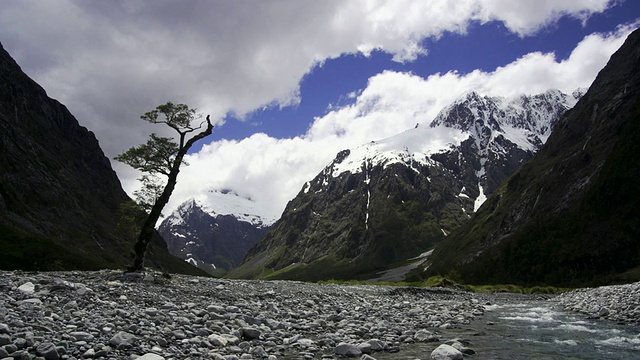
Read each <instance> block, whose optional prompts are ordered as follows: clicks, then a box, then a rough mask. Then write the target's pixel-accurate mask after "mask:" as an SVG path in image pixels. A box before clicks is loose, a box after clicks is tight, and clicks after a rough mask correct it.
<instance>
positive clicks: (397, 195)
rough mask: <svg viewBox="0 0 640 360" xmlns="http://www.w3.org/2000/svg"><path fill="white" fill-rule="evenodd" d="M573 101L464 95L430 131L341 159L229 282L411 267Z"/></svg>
mask: <svg viewBox="0 0 640 360" xmlns="http://www.w3.org/2000/svg"><path fill="white" fill-rule="evenodd" d="M579 96H580V94H576V95H574V96H571V95H566V94H562V93H561V92H559V91H557V90H550V91H548V92H546V93H544V94H539V95H534V96H521V97H517V98H512V99H506V98H498V97H494V98H492V97H487V96H480V95H479V94H477V93H475V92H469V93H466V94H464V95H463V96H461V97H460V98H459V99H458V100H457V101H455V102H454V103H453V104H451V105H450V106H448V107H446V108H445V109H443V110H442V111H441V112H440V114H439V115H438V116H437V117H436V118H435V119H434V120H433V121H432V122H431V123H430V125H429V126H423V125H418V126H416V127H415V128H413V129H409V130H407V131H405V132H403V133H401V134H398V135H396V136H393V137H390V138H387V139H383V140H379V141H373V142H371V143H368V144H365V145H363V146H360V147H357V148H355V149H349V150H344V151H342V152H340V153H339V154H338V155H337V156H336V158H335V160H334V161H333V162H332V163H331V164H329V165H328V166H327V167H325V169H324V170H323V171H322V172H321V173H320V174H318V176H316V177H315V178H314V179H313V180H311V181H309V182H308V183H307V184H305V186H304V187H303V189H302V190H301V191H300V193H299V194H298V195H297V196H296V197H295V198H294V199H293V200H291V201H290V202H289V204H288V205H287V207H286V209H285V211H284V213H283V215H282V217H281V218H280V220H278V221H277V222H276V223H275V224H274V226H273V227H272V229H271V230H270V231H269V233H268V234H267V235H266V236H265V237H264V238H263V239H262V240H260V241H259V242H258V243H257V244H256V245H255V246H254V247H253V248H252V249H251V250H250V251H249V253H248V254H247V258H246V259H245V262H244V263H243V264H242V265H241V266H240V267H238V268H236V269H234V270H232V271H231V272H230V273H229V276H231V277H248V278H256V277H257V278H286V279H299V280H319V279H331V278H336V279H337V278H341V279H370V278H375V277H378V273H380V272H381V271H386V270H388V269H390V268H395V267H398V266H404V265H406V264H407V263H408V262H410V263H415V261H416V259H415V258H416V257H420V256H421V254H425V253H427V252H428V251H429V250H431V249H433V247H434V246H435V245H436V243H438V242H439V241H441V240H442V239H444V238H445V237H446V236H447V235H448V234H449V233H450V232H452V231H453V230H455V229H457V228H458V227H459V226H460V225H461V224H463V223H465V222H466V221H467V220H468V219H469V217H470V215H471V214H473V213H474V211H475V210H476V209H477V207H479V205H480V204H482V202H483V201H484V200H485V199H486V197H485V194H490V193H491V192H493V191H494V189H495V188H496V187H497V185H499V184H501V183H502V182H504V181H505V180H506V178H507V177H508V176H509V175H510V174H511V173H512V172H513V171H514V170H516V169H518V168H519V167H520V166H522V164H524V163H525V162H526V161H528V160H529V159H531V158H532V157H533V154H534V153H535V151H537V150H538V148H539V146H540V145H542V143H543V142H544V141H545V140H546V138H547V136H548V134H549V133H550V131H551V128H552V127H553V126H554V124H555V123H556V121H557V120H558V119H559V116H560V115H561V114H563V113H564V112H565V111H566V110H567V109H569V108H571V107H572V106H573V105H574V104H575V101H576V97H579Z"/></svg>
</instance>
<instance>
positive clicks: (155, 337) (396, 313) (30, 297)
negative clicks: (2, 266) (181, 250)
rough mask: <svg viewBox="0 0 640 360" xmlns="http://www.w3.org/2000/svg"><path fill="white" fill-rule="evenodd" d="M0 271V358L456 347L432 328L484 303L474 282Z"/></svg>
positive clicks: (302, 354)
mask: <svg viewBox="0 0 640 360" xmlns="http://www.w3.org/2000/svg"><path fill="white" fill-rule="evenodd" d="M0 275H1V278H0V359H3V358H7V357H11V358H13V359H34V358H37V359H47V360H56V359H135V358H138V357H139V358H140V359H144V360H149V359H162V358H164V359H230V360H231V359H263V358H268V359H276V358H278V359H282V358H287V359H305V358H307V359H311V358H338V357H358V358H365V359H371V358H375V356H377V354H389V353H394V352H399V351H402V349H403V346H405V345H408V344H411V343H415V342H433V343H434V346H433V347H434V348H435V347H437V346H438V345H440V344H442V345H443V347H442V349H441V350H443V349H444V350H451V349H450V348H453V349H454V350H455V352H454V356H458V354H459V351H467V352H472V350H470V349H466V348H464V346H463V345H462V344H460V343H459V342H456V341H448V342H447V344H448V345H446V346H444V343H445V341H447V340H451V339H441V338H440V336H439V333H438V330H439V329H446V328H448V327H453V326H457V325H460V324H466V323H468V322H469V321H470V320H471V319H473V318H474V317H476V316H478V315H482V314H483V305H482V304H481V303H479V301H478V300H477V299H476V298H474V297H473V295H472V294H470V293H465V292H462V291H457V290H450V289H416V288H397V287H385V286H347V285H319V284H309V283H301V282H289V281H272V282H264V281H236V280H233V281H231V280H224V279H212V278H199V277H189V276H182V275H173V276H171V277H170V278H165V277H163V276H162V275H161V274H158V273H147V274H126V275H125V274H122V273H121V272H117V271H107V270H104V271H98V272H52V273H25V272H1V273H0ZM456 348H457V350H456ZM444 350H443V351H444ZM429 356H430V354H425V357H424V358H428V357H429ZM459 356H461V354H460V355H459Z"/></svg>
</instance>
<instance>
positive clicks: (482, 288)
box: [318, 276, 573, 295]
mask: <svg viewBox="0 0 640 360" xmlns="http://www.w3.org/2000/svg"><path fill="white" fill-rule="evenodd" d="M318 283H319V284H338V285H369V286H381V285H383V286H411V287H456V288H459V289H466V290H468V291H471V292H475V293H514V294H547V295H549V294H561V293H563V292H567V291H570V290H573V289H571V288H559V287H555V286H533V287H523V286H519V285H513V284H501V285H466V284H460V283H457V282H455V281H453V280H451V279H449V278H446V277H443V276H432V277H430V278H428V279H427V280H424V281H419V282H406V281H401V282H390V281H380V282H374V281H363V280H335V279H331V280H322V281H318Z"/></svg>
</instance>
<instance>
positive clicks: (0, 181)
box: [0, 46, 193, 272]
mask: <svg viewBox="0 0 640 360" xmlns="http://www.w3.org/2000/svg"><path fill="white" fill-rule="evenodd" d="M128 200H129V198H128V196H127V195H126V193H125V192H124V191H123V190H122V187H121V185H120V182H119V180H118V178H117V177H116V174H115V172H114V171H113V170H112V168H111V165H110V163H109V160H108V159H107V158H106V157H105V156H104V154H103V152H102V150H101V149H100V147H99V145H98V141H97V140H96V138H95V136H94V134H93V133H92V132H90V131H88V130H87V129H86V128H84V127H82V126H80V125H79V124H78V121H77V120H76V119H75V118H74V117H73V115H71V113H69V111H68V110H67V108H66V107H65V106H64V105H62V104H60V103H59V102H58V101H55V100H53V99H51V98H49V97H48V96H47V94H46V92H45V91H44V89H42V87H40V86H39V85H38V84H36V83H35V82H34V81H33V80H31V79H30V78H29V77H28V76H27V75H25V74H24V73H23V72H22V70H21V69H20V67H19V66H18V64H16V62H15V61H14V60H13V59H12V58H11V56H10V55H9V54H8V53H7V52H6V51H5V50H4V49H3V48H2V47H1V46H0V249H1V250H2V256H0V268H5V269H10V268H21V269H29V270H46V269H50V270H52V269H98V268H104V267H119V268H123V267H124V266H126V265H128V264H129V262H130V260H131V249H132V243H131V241H128V240H125V236H124V235H123V234H121V233H120V232H119V231H118V219H117V217H116V213H117V211H118V207H119V206H120V204H121V203H123V202H125V201H128ZM150 255H151V256H150V257H151V259H150V260H149V264H148V265H150V266H152V265H153V264H154V262H155V263H162V264H163V265H164V266H165V269H166V270H168V271H186V272H190V271H192V270H191V269H193V268H192V267H188V266H186V265H185V264H184V263H183V262H182V261H180V260H178V259H176V258H174V257H172V256H170V255H169V254H168V253H167V250H166V245H165V244H164V241H162V239H161V238H160V237H158V239H156V241H155V244H154V245H153V248H152V249H151V250H150Z"/></svg>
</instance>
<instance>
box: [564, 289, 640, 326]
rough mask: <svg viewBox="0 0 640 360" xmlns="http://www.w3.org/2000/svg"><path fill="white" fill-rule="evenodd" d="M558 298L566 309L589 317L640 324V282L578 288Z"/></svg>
mask: <svg viewBox="0 0 640 360" xmlns="http://www.w3.org/2000/svg"><path fill="white" fill-rule="evenodd" d="M556 300H558V301H559V302H560V303H561V304H562V305H563V306H564V308H565V310H567V311H574V312H578V313H581V314H585V315H586V316H587V317H589V318H594V319H607V320H611V321H615V322H619V323H625V324H640V282H636V283H633V284H627V285H612V286H602V287H598V288H585V289H578V290H574V291H570V292H567V293H564V294H561V295H560V296H558V297H557V298H556Z"/></svg>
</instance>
